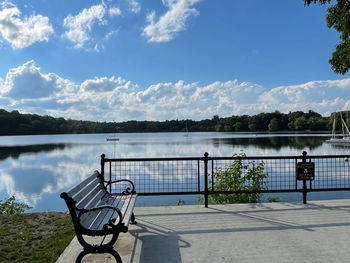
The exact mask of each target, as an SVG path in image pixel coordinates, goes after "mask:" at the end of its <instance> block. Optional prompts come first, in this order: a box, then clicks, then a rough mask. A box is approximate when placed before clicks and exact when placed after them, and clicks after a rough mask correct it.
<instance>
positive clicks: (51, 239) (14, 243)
mask: <svg viewBox="0 0 350 263" xmlns="http://www.w3.org/2000/svg"><path fill="white" fill-rule="evenodd" d="M73 237H74V230H73V225H72V223H71V219H70V216H69V215H67V214H65V213H58V212H49V213H25V214H17V215H2V216H0V262H2V263H5V262H30V263H32V262H35V263H41V262H42V263H48V262H55V261H56V260H57V258H58V257H59V255H60V254H61V253H62V252H63V250H64V249H65V248H66V246H67V245H68V244H69V242H70V241H71V240H72V238H73Z"/></svg>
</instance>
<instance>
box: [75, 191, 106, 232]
mask: <svg viewBox="0 0 350 263" xmlns="http://www.w3.org/2000/svg"><path fill="white" fill-rule="evenodd" d="M110 196H111V195H110V194H106V195H105V196H103V198H102V199H101V200H100V202H98V203H97V204H96V206H94V207H89V209H91V208H95V207H97V206H103V205H107V204H108V203H109V204H111V201H108V200H109V199H110ZM100 213H101V210H98V211H95V212H94V213H90V214H87V216H86V217H88V218H87V219H85V222H84V227H86V228H88V229H91V224H92V223H93V222H94V221H95V219H96V217H97V216H98V215H99V214H100ZM83 216H84V215H83ZM83 216H82V217H83Z"/></svg>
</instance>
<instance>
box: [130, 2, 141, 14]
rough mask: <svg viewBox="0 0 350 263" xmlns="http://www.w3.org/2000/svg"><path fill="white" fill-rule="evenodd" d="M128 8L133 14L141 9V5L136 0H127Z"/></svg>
mask: <svg viewBox="0 0 350 263" xmlns="http://www.w3.org/2000/svg"><path fill="white" fill-rule="evenodd" d="M128 3H129V10H130V11H131V12H133V13H135V14H137V13H139V12H140V11H141V5H140V3H139V2H137V1H136V0H128Z"/></svg>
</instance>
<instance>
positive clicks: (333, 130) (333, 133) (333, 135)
mask: <svg viewBox="0 0 350 263" xmlns="http://www.w3.org/2000/svg"><path fill="white" fill-rule="evenodd" d="M335 117H336V116H335V112H334V113H333V128H332V138H333V139H334V138H335Z"/></svg>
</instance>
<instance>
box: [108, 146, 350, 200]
mask: <svg viewBox="0 0 350 263" xmlns="http://www.w3.org/2000/svg"><path fill="white" fill-rule="evenodd" d="M238 161H239V162H240V164H241V165H242V167H246V168H247V167H248V169H242V170H241V171H240V172H241V176H245V175H246V173H248V172H249V167H251V166H253V167H254V166H256V165H258V164H260V163H263V166H262V167H263V173H264V174H265V175H266V176H265V177H264V178H263V179H262V185H263V187H261V188H259V189H249V188H245V187H243V189H242V188H241V189H234V190H232V189H230V190H222V189H221V190H220V189H217V187H216V182H217V180H216V176H217V175H218V174H219V173H222V172H224V171H227V170H228V169H231V167H232V166H233V165H236V164H237V162H238ZM349 161H350V155H324V156H320V155H319V156H316V155H307V153H306V152H303V154H302V155H300V156H259V157H257V156H254V157H252V156H233V157H210V156H209V155H208V153H205V154H204V156H203V157H187V158H121V159H116V158H113V159H109V158H106V157H105V155H104V154H102V155H101V173H102V174H103V175H104V176H105V178H106V179H107V180H109V181H113V180H118V179H130V180H132V181H133V182H134V184H135V187H136V189H137V192H138V194H139V195H140V196H147V195H148V196H149V195H193V194H199V195H203V197H204V204H205V207H208V197H209V195H217V194H243V193H244V194H254V193H291V192H299V193H302V195H303V202H304V203H306V202H307V193H309V192H316V191H344V190H350V162H349ZM310 164H312V165H313V167H314V168H312V169H313V170H312V172H313V176H314V178H311V179H310V178H309V177H308V176H310V174H305V175H306V177H303V178H300V172H304V171H305V172H306V173H308V172H310V171H311V169H310V171H307V170H308V169H306V168H308V165H310ZM305 165H306V166H305ZM305 167H306V168H305ZM298 168H301V170H300V169H298ZM298 176H299V180H298ZM248 183H249V180H248V181H247V182H245V184H248ZM123 187H125V186H123V185H120V184H118V186H114V185H111V186H110V188H109V191H110V192H111V193H116V192H118V191H120V190H121V188H123Z"/></svg>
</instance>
